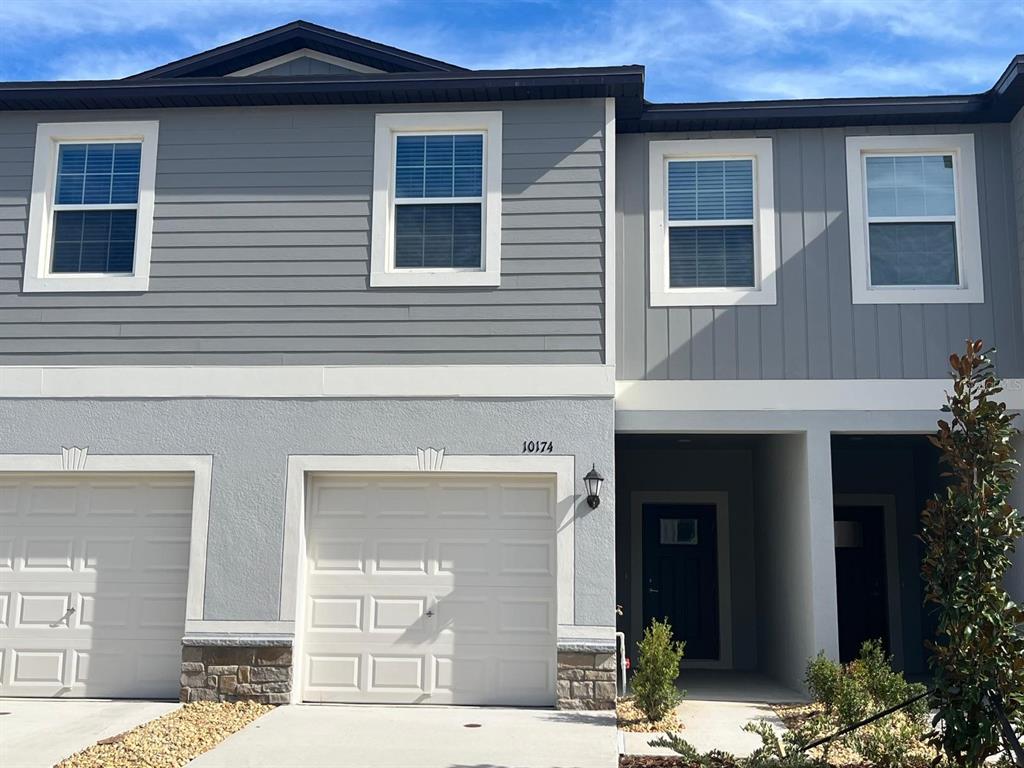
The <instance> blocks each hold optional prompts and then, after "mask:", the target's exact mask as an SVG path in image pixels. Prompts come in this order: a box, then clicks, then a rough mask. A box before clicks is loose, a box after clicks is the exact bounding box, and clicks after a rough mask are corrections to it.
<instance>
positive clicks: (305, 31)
mask: <svg viewBox="0 0 1024 768" xmlns="http://www.w3.org/2000/svg"><path fill="white" fill-rule="evenodd" d="M303 49H308V50H312V51H318V52H319V53H323V54H326V55H328V56H334V57H336V58H339V59H343V60H346V61H352V62H355V63H356V64H361V65H363V66H365V67H372V68H374V69H376V70H380V71H382V72H459V71H465V69H464V68H463V67H459V66H456V65H455V64H449V63H448V62H445V61H440V60H438V59H431V58H429V57H427V56H421V55H419V54H417V53H413V52H411V51H404V50H402V49H400V48H395V47H393V46H390V45H385V44H384V43H378V42H376V41H374V40H368V39H366V38H363V37H356V36H355V35H350V34H347V33H345V32H340V31H338V30H336V29H331V28H330V27H324V26H321V25H319V24H314V23H313V22H311V21H306V20H304V19H296V20H295V21H290V22H288V23H287V24H282V25H281V26H279V27H274V28H273V29H268V30H266V31H264V32H259V33H257V34H255V35H250V36H249V37H244V38H242V39H241V40H236V41H234V42H232V43H226V44H225V45H221V46H218V47H216V48H211V49H210V50H208V51H203V52H201V53H197V54H194V55H192V56H187V57H185V58H183V59H179V60H177V61H172V62H170V63H168V64H164V65H162V66H159V67H156V68H154V69H150V70H147V71H145V72H140V73H139V74H137V75H132V76H131V77H128V78H126V79H128V80H151V79H153V80H155V79H168V78H191V77H222V76H225V75H229V74H231V73H233V72H238V71H239V70H243V69H246V68H248V67H252V66H254V65H256V64H260V63H262V62H265V61H270V60H271V59H275V58H278V57H280V56H284V55H286V54H289V53H293V52H295V51H299V50H303Z"/></svg>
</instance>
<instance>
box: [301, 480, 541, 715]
mask: <svg viewBox="0 0 1024 768" xmlns="http://www.w3.org/2000/svg"><path fill="white" fill-rule="evenodd" d="M307 536H308V544H307V552H308V571H307V575H306V599H305V605H304V609H303V610H304V612H305V619H304V625H305V637H304V639H303V657H302V670H301V674H302V680H303V698H304V699H305V700H306V701H348V702H393V703H418V702H423V703H434V704H507V705H542V706H543V705H551V704H552V703H553V702H554V685H555V652H556V630H557V626H556V621H557V619H556V616H557V614H556V605H555V595H556V591H555V590H556V570H555V555H556V550H555V505H554V483H553V482H551V481H549V480H548V479H547V478H543V477H527V478H523V477H516V478H513V477H507V476H501V477H498V476H493V475H487V476H479V475H477V476H467V475H439V476H434V477H429V478H424V476H423V475H418V476H416V477H415V478H412V477H409V476H405V477H402V476H387V477H377V478H359V479H354V478H351V477H348V478H342V477H324V478H319V479H317V480H315V481H314V482H313V483H312V487H311V493H310V514H309V525H308V533H307Z"/></svg>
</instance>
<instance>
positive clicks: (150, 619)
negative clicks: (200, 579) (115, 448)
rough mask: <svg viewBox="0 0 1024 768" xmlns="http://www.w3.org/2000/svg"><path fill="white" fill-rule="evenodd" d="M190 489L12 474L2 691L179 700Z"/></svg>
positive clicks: (183, 482)
mask: <svg viewBox="0 0 1024 768" xmlns="http://www.w3.org/2000/svg"><path fill="white" fill-rule="evenodd" d="M191 499H192V484H191V479H190V478H184V477H181V476H177V475H175V476H168V477H159V478H156V477H141V476H136V475H117V476H113V475H104V476H96V475H92V476H81V475H76V476H75V477H58V478H53V477H50V476H45V475H18V476H5V477H4V478H3V480H2V481H0V513H3V514H5V515H6V518H5V519H4V521H3V525H4V531H5V533H6V534H7V535H6V536H5V537H4V540H3V541H2V542H0V568H2V569H4V570H3V576H2V585H3V588H4V590H3V593H2V594H0V621H2V622H3V623H2V624H0V627H2V630H0V653H2V669H0V692H2V693H3V694H5V695H12V696H71V697H74V696H92V697H102V698H106V697H111V698H113V697H168V698H170V697H176V696H177V691H178V677H179V668H180V641H181V635H182V631H183V629H184V620H185V594H186V586H187V580H188V573H187V568H188V550H189V533H190V527H191V522H190V518H191Z"/></svg>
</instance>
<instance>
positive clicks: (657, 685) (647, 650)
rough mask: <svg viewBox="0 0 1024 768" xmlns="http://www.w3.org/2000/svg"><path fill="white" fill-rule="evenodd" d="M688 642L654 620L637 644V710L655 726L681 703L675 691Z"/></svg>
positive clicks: (664, 622) (634, 680)
mask: <svg viewBox="0 0 1024 768" xmlns="http://www.w3.org/2000/svg"><path fill="white" fill-rule="evenodd" d="M685 645H686V644H685V643H677V642H674V641H673V640H672V627H671V626H670V625H669V623H668V621H667V620H666V621H658V620H657V619H653V620H652V621H651V625H650V626H649V627H647V629H645V630H644V637H643V639H642V640H641V641H640V642H639V643H638V644H637V649H638V651H639V653H638V659H637V665H636V672H635V673H634V674H633V681H632V684H631V688H632V690H633V699H634V701H635V702H636V706H637V708H638V709H639V710H640V711H641V712H643V713H644V716H645V717H646V718H647V719H648V720H649V721H650V722H652V723H654V722H657V721H658V720H661V718H663V717H664V716H665V715H666V714H668V712H669V711H670V710H671V709H672V708H673V707H675V706H676V704H678V703H679V699H680V693H679V691H677V690H676V678H678V677H679V660H680V659H682V658H683V650H684V648H685Z"/></svg>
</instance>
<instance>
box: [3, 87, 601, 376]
mask: <svg viewBox="0 0 1024 768" xmlns="http://www.w3.org/2000/svg"><path fill="white" fill-rule="evenodd" d="M448 106H449V107H450V108H453V109H464V108H469V107H461V106H458V105H448ZM446 108H447V107H446ZM471 108H472V109H474V110H477V109H479V110H485V109H501V110H502V111H503V113H504V121H503V123H504V125H503V133H504V160H503V190H502V192H503V206H502V213H503V215H502V280H501V287H500V288H498V289H490V288H459V289H437V288H433V289H432V288H396V289H390V288H387V289H383V288H373V289H371V288H369V241H370V216H371V210H370V199H371V188H372V173H373V128H374V114H375V111H374V109H373V108H370V107H300V108H253V109H192V110H184V109H181V110H163V111H160V110H154V111H150V110H146V111H132V112H127V111H125V112H118V113H110V112H102V113H101V112H86V113H58V114H54V113H43V114H41V113H31V114H28V113H26V114H11V113H5V114H2V115H0V364H7V365H21V364H25V365H28V364H48V363H52V364H79V363H80V364H132V363H137V364H193V363H194V364H278V363H282V364H283V363H297V364H363V363H398V364H401V363H410V364H420V363H424V364H426V363H430V364H445V363H600V362H602V361H603V357H604V351H603V338H604V337H603V328H604V254H603V251H604V243H603V237H604V169H603V157H604V155H603V152H604V136H603V130H604V117H605V115H604V102H603V101H602V100H586V101H564V102H544V103H537V102H523V103H514V104H513V103H502V104H479V105H477V104H474V105H472V107H471ZM412 109H414V107H409V108H406V109H401V108H395V109H394V110H392V111H411V110H412ZM118 119H127V120H139V119H158V120H159V121H160V146H159V153H158V159H157V177H156V207H155V215H154V226H153V251H152V265H151V273H152V277H151V280H150V290H149V291H148V292H147V293H144V294H122V293H114V294H23V293H21V292H20V291H21V280H22V274H23V270H24V248H25V233H26V228H27V216H28V198H29V190H30V187H31V174H32V158H33V153H34V142H35V129H36V123H37V122H60V121H82V120H118Z"/></svg>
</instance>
